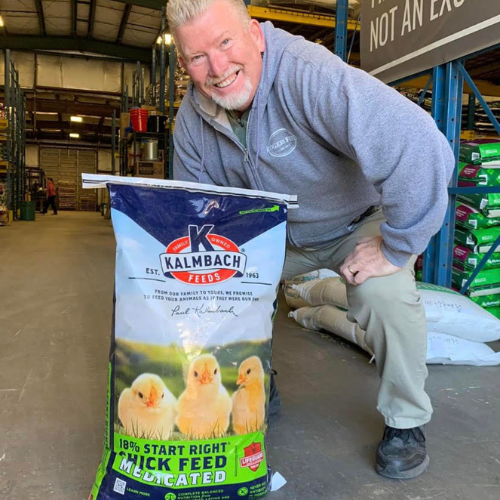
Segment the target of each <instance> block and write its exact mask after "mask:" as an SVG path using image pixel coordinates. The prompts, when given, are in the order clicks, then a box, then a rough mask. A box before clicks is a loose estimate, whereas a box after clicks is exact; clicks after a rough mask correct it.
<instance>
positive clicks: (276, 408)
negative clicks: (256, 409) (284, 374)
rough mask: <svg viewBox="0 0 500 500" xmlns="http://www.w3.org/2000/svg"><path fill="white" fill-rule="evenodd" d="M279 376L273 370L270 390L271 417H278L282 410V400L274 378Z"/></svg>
mask: <svg viewBox="0 0 500 500" xmlns="http://www.w3.org/2000/svg"><path fill="white" fill-rule="evenodd" d="M275 375H278V372H277V371H276V370H271V387H270V388H269V410H268V411H269V415H276V414H277V413H279V412H280V410H281V398H280V393H279V392H278V388H277V387H276V382H275V381H274V376H275Z"/></svg>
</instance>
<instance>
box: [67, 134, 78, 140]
mask: <svg viewBox="0 0 500 500" xmlns="http://www.w3.org/2000/svg"><path fill="white" fill-rule="evenodd" d="M69 136H70V137H71V138H72V139H80V134H69Z"/></svg>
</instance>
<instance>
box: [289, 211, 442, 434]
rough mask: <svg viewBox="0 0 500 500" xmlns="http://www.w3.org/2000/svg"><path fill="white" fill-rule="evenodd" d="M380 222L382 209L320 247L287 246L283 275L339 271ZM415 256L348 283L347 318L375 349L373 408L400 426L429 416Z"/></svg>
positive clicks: (375, 232)
mask: <svg viewBox="0 0 500 500" xmlns="http://www.w3.org/2000/svg"><path fill="white" fill-rule="evenodd" d="M383 221H384V218H383V215H382V213H381V212H377V213H375V214H373V215H371V216H370V217H367V218H366V219H364V220H362V221H361V222H360V223H358V224H357V225H355V226H353V227H352V228H351V229H352V231H351V232H350V233H348V234H347V235H345V236H343V237H341V238H338V239H336V240H334V242H333V243H332V245H330V246H329V247H327V248H323V249H321V250H315V249H299V248H295V247H290V246H289V247H288V248H287V252H286V261H285V267H284V270H283V278H290V277H292V276H295V275H297V274H302V273H305V272H309V271H313V270H314V269H322V268H328V269H333V270H334V271H335V272H338V271H339V267H340V266H341V265H342V264H343V262H344V260H345V258H346V257H347V256H348V255H349V254H350V253H351V252H352V251H353V249H354V247H355V245H356V242H357V241H359V240H360V239H361V238H364V237H366V236H378V235H380V224H381V222H383ZM415 259H416V256H414V257H413V258H411V259H410V261H409V262H408V264H407V265H406V266H405V268H403V269H402V270H401V271H399V272H397V273H396V274H393V275H391V276H384V277H381V278H370V279H368V280H367V281H366V282H365V283H363V284H362V285H356V286H353V285H349V284H347V301H348V304H349V312H348V318H349V320H350V321H352V322H353V323H358V324H359V325H360V327H361V328H363V330H365V331H366V343H367V345H368V346H369V347H370V349H371V350H372V351H373V352H374V353H375V361H376V364H377V370H378V373H379V375H380V378H381V384H380V389H379V394H378V404H377V409H378V411H379V412H380V413H381V414H382V415H383V416H384V418H385V423H386V424H387V425H389V426H391V427H396V428H399V429H407V428H411V427H417V426H420V425H423V424H426V423H427V422H428V421H429V420H430V419H431V414H432V406H431V402H430V399H429V396H428V395H427V394H426V392H425V391H424V384H425V379H426V378H427V367H426V364H425V359H426V352H427V328H426V323H425V311H424V308H423V305H422V301H421V298H420V294H419V293H418V291H417V289H416V287H415V278H414V272H413V265H414V263H415Z"/></svg>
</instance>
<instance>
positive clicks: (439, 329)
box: [287, 270, 500, 342]
mask: <svg viewBox="0 0 500 500" xmlns="http://www.w3.org/2000/svg"><path fill="white" fill-rule="evenodd" d="M322 271H324V270H321V272H322ZM294 279H295V278H292V280H291V281H290V284H291V288H292V289H293V290H294V291H295V292H297V294H298V297H297V295H294V300H295V301H294V304H296V305H290V307H300V305H301V302H300V301H299V298H300V299H303V301H304V302H305V303H306V304H309V305H312V306H320V305H333V306H337V307H341V308H342V309H347V291H346V287H345V285H344V283H342V281H341V280H340V278H326V279H315V280H309V281H305V280H304V281H302V282H298V283H295V282H294V281H293V280H294ZM417 289H418V290H419V292H420V295H421V296H422V303H423V305H424V309H425V317H426V319H427V330H428V331H429V332H436V333H446V334H448V335H454V336H456V337H460V338H463V339H466V340H472V341H474V342H493V341H495V340H498V339H500V320H499V319H498V318H496V317H495V316H493V314H491V313H489V312H488V311H486V310H485V309H483V308H482V307H480V306H478V305H477V304H476V303H475V302H473V301H472V300H471V299H469V298H468V297H466V296H464V295H460V294H459V293H457V292H454V291H453V290H450V289H449V288H444V287H441V286H437V285H431V284H429V283H420V282H419V283H417ZM290 293H291V292H290ZM287 301H288V300H287Z"/></svg>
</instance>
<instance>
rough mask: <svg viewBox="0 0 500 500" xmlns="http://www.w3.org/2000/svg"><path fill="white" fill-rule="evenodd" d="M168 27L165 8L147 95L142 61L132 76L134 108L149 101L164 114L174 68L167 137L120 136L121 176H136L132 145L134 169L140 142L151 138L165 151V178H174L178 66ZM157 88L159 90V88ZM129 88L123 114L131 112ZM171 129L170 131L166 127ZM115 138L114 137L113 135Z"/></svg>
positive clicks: (155, 135)
mask: <svg viewBox="0 0 500 500" xmlns="http://www.w3.org/2000/svg"><path fill="white" fill-rule="evenodd" d="M165 26H166V12H165V8H163V9H162V16H161V30H160V36H159V37H158V41H157V42H156V43H155V44H154V45H153V47H152V49H151V50H152V55H151V73H150V85H149V91H148V96H147V97H146V96H145V93H146V86H145V83H144V70H143V69H141V65H140V62H137V69H136V71H135V73H134V75H133V79H132V94H131V96H130V98H131V105H132V106H131V107H140V106H141V105H143V104H145V103H146V102H147V103H149V104H150V105H151V106H155V107H156V108H157V109H158V111H159V112H160V114H161V115H165V108H166V102H167V100H166V99H165V89H166V81H165V80H166V79H165V75H166V68H167V67H169V68H172V70H171V71H169V85H168V89H169V93H168V121H167V126H166V127H165V134H163V133H156V132H136V131H134V130H132V134H131V136H130V137H120V140H119V142H118V151H119V158H120V164H119V173H120V175H124V176H126V175H130V174H132V175H133V170H135V168H132V170H131V168H130V165H129V161H128V148H129V146H130V144H132V154H133V162H132V163H133V166H134V167H135V166H136V164H137V156H138V153H139V152H138V151H137V142H138V141H140V140H141V139H145V138H152V139H158V142H159V147H160V149H163V150H164V151H165V156H164V160H163V162H164V175H165V178H167V177H168V178H172V168H171V165H172V161H173V148H172V147H170V145H171V144H172V143H173V139H172V131H173V127H174V117H175V109H176V107H177V106H175V104H174V82H175V71H173V69H174V68H175V65H176V55H175V46H174V44H173V42H172V43H170V44H169V45H167V43H166V40H165V31H166V30H165ZM167 47H168V61H169V62H168V64H167ZM158 73H159V75H158ZM157 87H158V88H157ZM130 98H129V89H128V86H127V87H126V88H125V93H124V95H123V97H122V101H121V107H120V111H121V112H125V113H127V112H128V111H129V103H130ZM167 127H168V128H167ZM113 135H114V136H115V134H113Z"/></svg>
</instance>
